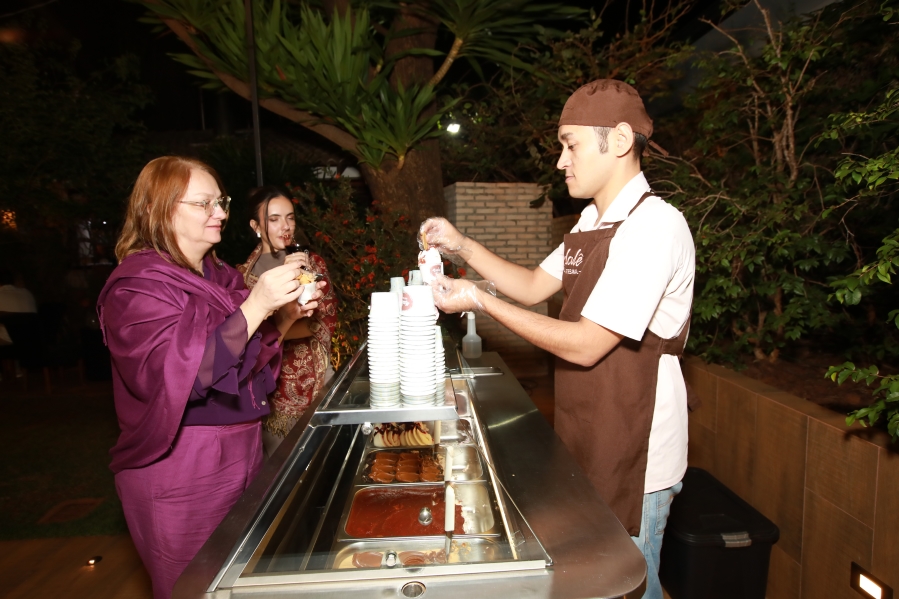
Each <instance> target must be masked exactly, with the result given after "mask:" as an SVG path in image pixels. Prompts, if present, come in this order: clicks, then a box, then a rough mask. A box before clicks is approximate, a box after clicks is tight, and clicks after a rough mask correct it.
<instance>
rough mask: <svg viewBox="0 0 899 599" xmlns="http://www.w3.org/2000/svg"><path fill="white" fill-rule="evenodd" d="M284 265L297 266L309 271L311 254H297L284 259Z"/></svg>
mask: <svg viewBox="0 0 899 599" xmlns="http://www.w3.org/2000/svg"><path fill="white" fill-rule="evenodd" d="M284 264H295V265H297V266H302V267H304V268H306V269H309V254H307V253H306V252H295V253H293V254H290V255H289V256H287V257H286V258H284Z"/></svg>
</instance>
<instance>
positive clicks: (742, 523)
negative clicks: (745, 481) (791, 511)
mask: <svg viewBox="0 0 899 599" xmlns="http://www.w3.org/2000/svg"><path fill="white" fill-rule="evenodd" d="M779 536H780V530H778V528H777V526H776V525H775V524H774V523H773V522H771V521H770V520H768V519H767V518H765V517H764V516H763V515H762V514H760V513H759V511H758V510H756V509H755V508H753V507H752V506H751V505H749V504H748V503H746V502H745V501H743V500H742V499H740V498H739V497H738V496H737V494H736V493H734V492H733V491H731V490H730V489H728V488H727V487H725V486H724V485H723V484H721V483H720V482H719V481H718V480H717V479H716V478H715V477H713V476H712V475H711V474H709V473H708V472H706V471H705V470H702V469H700V468H687V474H686V475H685V476H684V488H683V491H681V493H680V494H679V495H678V496H677V497H675V498H674V503H672V504H671V514H670V515H669V516H668V525H667V526H666V527H665V538H664V540H663V541H662V556H661V564H660V565H659V578H660V579H661V581H662V585H663V586H664V587H665V589H666V590H667V591H668V593H669V594H670V595H671V597H672V599H765V587H766V586H767V583H768V559H769V557H770V556H771V546H772V545H773V544H774V543H776V542H777V539H778V537H779Z"/></svg>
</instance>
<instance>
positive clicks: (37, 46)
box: [0, 27, 149, 296]
mask: <svg viewBox="0 0 899 599" xmlns="http://www.w3.org/2000/svg"><path fill="white" fill-rule="evenodd" d="M35 28H36V29H38V30H39V28H38V27H35ZM78 52H79V46H78V44H76V43H71V44H59V43H50V42H46V41H41V40H40V39H38V40H37V41H34V42H30V43H28V44H22V45H19V44H2V45H0V79H2V81H3V85H2V86H0V131H2V132H3V133H2V135H0V212H3V213H4V215H5V219H4V223H3V225H2V226H0V244H2V246H3V247H4V250H3V252H4V255H13V254H15V255H16V256H18V264H17V267H18V268H21V269H22V270H23V271H26V272H42V273H43V274H44V275H45V276H44V277H42V280H44V281H47V283H48V284H51V285H52V284H53V282H54V281H55V282H56V286H58V282H59V281H60V280H61V273H62V272H64V271H65V270H66V269H67V268H70V267H72V266H76V265H77V264H76V261H75V260H72V259H71V257H74V256H77V253H76V251H75V250H76V248H77V240H76V239H75V227H74V226H73V225H74V224H76V223H78V222H80V221H87V220H91V221H92V222H93V225H94V226H96V227H97V229H96V230H95V231H94V233H95V234H99V235H103V234H104V233H105V234H107V235H108V236H109V237H110V238H112V237H113V236H114V235H115V232H116V230H117V229H116V224H117V223H118V222H119V220H120V219H121V217H122V214H123V212H124V211H123V206H124V203H125V200H126V199H127V196H128V192H129V188H130V186H131V183H132V182H133V180H134V176H135V173H136V172H138V170H139V169H140V166H141V163H142V161H143V158H144V156H143V150H144V144H143V137H142V134H143V128H142V126H141V125H140V124H139V123H138V122H137V121H136V120H135V119H134V115H135V113H136V111H137V110H138V109H140V108H141V107H142V106H144V105H145V104H146V103H147V102H148V101H149V93H148V91H147V90H146V88H144V87H143V86H141V85H138V84H136V83H135V79H136V74H137V66H136V59H135V58H134V57H129V56H123V57H120V58H118V59H116V60H114V61H112V62H111V63H110V64H108V65H107V66H106V67H104V68H102V69H99V70H97V71H94V72H90V73H83V72H81V71H80V70H79V68H77V66H76V59H77V56H78ZM103 221H106V223H107V224H106V226H105V227H104V226H103V225H102V223H103ZM108 241H112V242H114V239H110V240H108ZM7 252H8V253H7ZM60 256H66V257H69V258H68V259H63V260H60ZM36 282H39V281H36ZM41 291H42V290H41ZM48 291H49V292H50V295H51V296H52V295H53V294H52V290H48Z"/></svg>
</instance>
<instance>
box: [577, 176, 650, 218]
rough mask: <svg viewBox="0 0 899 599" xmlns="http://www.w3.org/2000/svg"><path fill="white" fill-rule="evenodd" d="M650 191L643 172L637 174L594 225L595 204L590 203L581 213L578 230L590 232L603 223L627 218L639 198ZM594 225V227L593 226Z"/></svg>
mask: <svg viewBox="0 0 899 599" xmlns="http://www.w3.org/2000/svg"><path fill="white" fill-rule="evenodd" d="M647 191H650V189H649V183H647V181H646V177H645V176H644V175H643V172H642V171H640V172H639V173H637V174H636V175H635V176H634V178H633V179H631V180H630V181H628V182H627V184H626V185H625V186H624V187H622V188H621V191H619V192H618V195H617V196H615V199H614V200H612V203H611V204H610V205H609V207H608V209H607V210H606V212H605V214H603V215H602V221H600V222H599V223H598V224H597V223H596V216H597V210H596V204H594V203H593V202H590V203H589V204H587V207H586V208H584V210H583V211H581V218H580V220H579V221H578V229H579V230H581V231H592V230H595V229H598V228H599V226H600V225H602V224H603V223H617V222H618V221H622V220H624V219H626V218H627V215H628V213H629V212H630V211H631V209H633V207H634V206H636V205H637V202H638V201H640V197H641V196H642V195H643V194H644V193H646V192H647ZM594 225H596V226H594Z"/></svg>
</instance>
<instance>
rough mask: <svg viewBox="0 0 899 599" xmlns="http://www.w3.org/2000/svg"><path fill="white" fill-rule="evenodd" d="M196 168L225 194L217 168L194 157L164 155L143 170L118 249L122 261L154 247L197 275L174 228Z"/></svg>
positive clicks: (133, 192) (127, 214)
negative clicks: (180, 202) (212, 180)
mask: <svg viewBox="0 0 899 599" xmlns="http://www.w3.org/2000/svg"><path fill="white" fill-rule="evenodd" d="M193 169H196V170H200V171H205V172H207V173H209V174H210V175H212V178H213V179H215V182H216V183H217V184H218V186H219V190H220V191H221V192H222V193H224V192H225V190H224V187H223V186H222V181H221V179H220V178H219V176H218V173H216V172H215V169H213V168H212V167H211V166H209V165H208V164H206V163H204V162H201V161H199V160H196V159H194V158H185V157H182V156H162V157H161V158H156V159H154V160H151V161H150V162H148V163H147V165H146V166H145V167H144V168H143V170H141V172H140V175H138V176H137V181H136V182H135V183H134V189H133V190H132V191H131V197H130V199H129V200H128V210H127V212H126V214H125V225H124V226H123V227H122V234H121V235H120V236H119V240H118V243H116V247H115V255H116V258H118V260H119V262H121V261H122V260H124V259H125V258H126V257H128V256H130V255H131V254H134V253H135V252H139V251H141V250H144V249H147V248H153V249H154V250H156V251H157V252H158V253H159V254H160V255H161V256H163V257H168V258H169V259H171V261H172V262H174V263H175V264H177V265H178V266H182V267H184V268H186V269H188V270H190V271H193V272H197V271H196V269H195V268H194V267H193V265H191V264H190V263H189V262H188V261H187V258H186V257H185V256H184V254H183V253H182V252H181V248H179V247H178V240H177V238H176V236H175V229H174V227H173V226H172V216H173V215H174V214H175V210H176V209H177V208H178V202H179V201H180V200H181V199H182V198H184V195H185V194H186V193H187V186H188V184H189V183H190V171H191V170H193ZM166 255H168V256H166ZM197 274H199V273H197Z"/></svg>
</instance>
